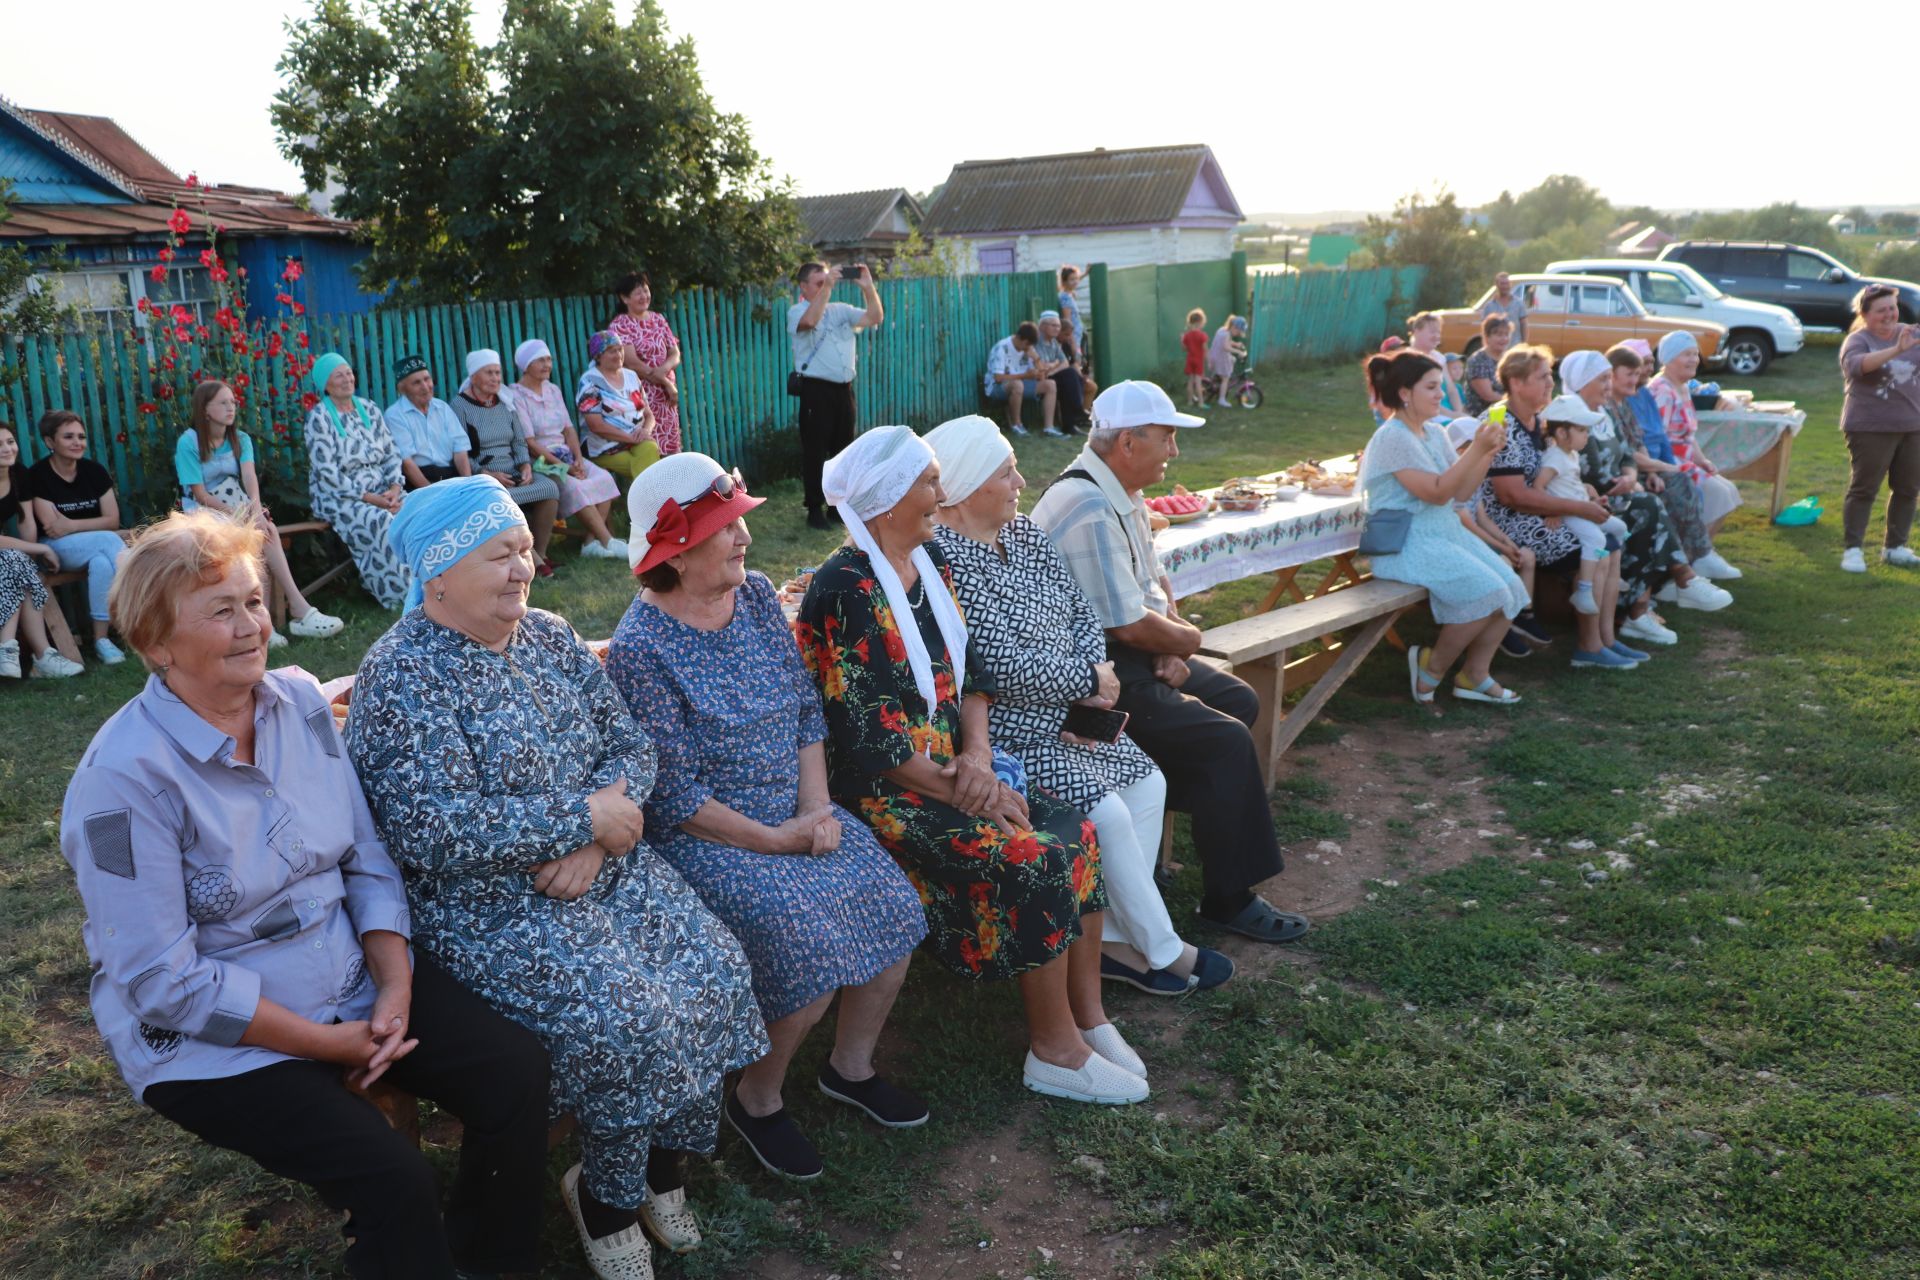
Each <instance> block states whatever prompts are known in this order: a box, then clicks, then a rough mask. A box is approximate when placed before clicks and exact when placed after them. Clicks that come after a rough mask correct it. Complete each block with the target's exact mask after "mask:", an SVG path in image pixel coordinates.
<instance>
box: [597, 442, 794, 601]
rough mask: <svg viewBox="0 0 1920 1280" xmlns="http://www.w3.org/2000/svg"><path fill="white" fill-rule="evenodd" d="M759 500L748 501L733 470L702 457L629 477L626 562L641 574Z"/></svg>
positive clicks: (682, 456)
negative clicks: (630, 527)
mask: <svg viewBox="0 0 1920 1280" xmlns="http://www.w3.org/2000/svg"><path fill="white" fill-rule="evenodd" d="M765 501H766V499H765V498H755V497H751V496H749V495H748V493H747V486H746V482H745V481H743V480H741V478H740V473H739V472H738V471H731V472H729V471H723V470H721V468H720V464H719V463H717V462H715V461H714V460H713V459H712V458H709V457H708V456H707V455H706V454H704V453H676V454H671V455H669V456H668V457H665V458H662V459H660V461H658V462H656V463H654V464H653V465H652V466H650V467H648V468H647V469H646V470H645V471H642V472H641V473H640V474H639V475H638V476H636V477H635V478H634V481H633V484H632V486H631V487H629V488H628V490H627V514H628V516H630V517H631V518H632V520H633V536H632V537H631V538H629V539H628V540H627V563H628V564H630V565H632V566H633V571H634V572H635V573H636V574H638V573H645V572H646V571H647V570H649V569H651V568H654V567H655V566H656V565H661V564H665V563H666V562H667V561H669V560H671V559H673V558H674V557H675V556H677V555H679V554H680V553H681V552H683V551H691V550H692V549H693V548H694V547H697V546H699V545H700V544H701V543H703V542H705V541H706V540H707V539H708V538H711V537H712V536H713V535H714V534H716V533H718V532H720V530H722V529H724V528H726V527H727V526H728V525H730V524H732V523H733V522H734V521H735V520H738V519H739V518H740V517H741V516H744V515H745V514H747V512H749V511H751V510H753V509H754V508H755V507H757V506H759V505H760V504H761V503H763V502H765Z"/></svg>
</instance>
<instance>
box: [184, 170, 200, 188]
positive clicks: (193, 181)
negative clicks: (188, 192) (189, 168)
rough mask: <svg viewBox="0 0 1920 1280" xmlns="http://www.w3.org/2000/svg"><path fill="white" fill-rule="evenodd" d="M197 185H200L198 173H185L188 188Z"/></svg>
mask: <svg viewBox="0 0 1920 1280" xmlns="http://www.w3.org/2000/svg"><path fill="white" fill-rule="evenodd" d="M199 185H200V175H199V174H197V173H190V174H188V175H187V187H188V188H189V189H192V188H194V187H197V186H199Z"/></svg>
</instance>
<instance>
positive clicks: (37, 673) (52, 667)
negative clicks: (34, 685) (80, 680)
mask: <svg viewBox="0 0 1920 1280" xmlns="http://www.w3.org/2000/svg"><path fill="white" fill-rule="evenodd" d="M86 673H87V669H86V668H85V667H83V666H81V665H80V664H79V663H77V662H75V661H74V660H73V659H72V658H69V657H68V656H67V655H66V654H64V653H61V652H60V651H59V650H58V649H49V650H47V651H46V652H45V653H43V654H41V655H40V656H39V657H37V658H35V659H34V660H33V674H32V675H31V676H29V677H28V678H29V679H31V680H65V679H67V678H69V677H71V676H83V675H85V674H86Z"/></svg>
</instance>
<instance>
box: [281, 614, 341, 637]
mask: <svg viewBox="0 0 1920 1280" xmlns="http://www.w3.org/2000/svg"><path fill="white" fill-rule="evenodd" d="M346 625H347V624H346V623H344V622H342V621H340V619H338V618H336V617H334V616H333V615H332V614H330V613H322V612H320V611H319V610H318V609H309V610H307V616H306V617H304V618H295V619H294V620H293V621H292V622H289V623H288V624H287V630H289V631H291V632H293V634H294V635H296V636H299V637H300V638H301V639H302V640H324V639H326V638H327V637H328V636H337V635H339V634H340V629H341V628H342V627H344V626H346Z"/></svg>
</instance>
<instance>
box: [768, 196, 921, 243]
mask: <svg viewBox="0 0 1920 1280" xmlns="http://www.w3.org/2000/svg"><path fill="white" fill-rule="evenodd" d="M902 200H905V201H906V202H907V205H908V207H909V208H910V209H911V210H912V211H913V214H914V215H915V216H918V214H919V213H920V206H919V205H918V204H917V203H915V201H914V198H913V197H912V196H910V195H908V194H907V189H906V188H905V187H885V188H882V189H881V190H878V191H846V192H842V193H840V194H838V195H830V196H800V197H798V198H797V199H796V200H795V201H794V203H795V204H797V205H798V206H799V208H800V221H801V222H802V223H803V224H804V225H805V226H806V229H807V243H808V244H816V245H836V244H849V245H850V244H859V243H860V242H861V241H863V240H869V239H873V238H875V237H876V236H877V235H885V234H887V232H886V231H885V230H883V224H885V223H887V222H888V221H890V220H891V218H892V215H893V207H894V206H895V205H896V204H898V203H899V202H900V201H902Z"/></svg>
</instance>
